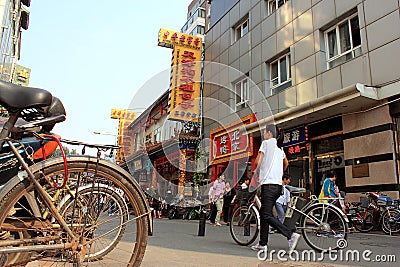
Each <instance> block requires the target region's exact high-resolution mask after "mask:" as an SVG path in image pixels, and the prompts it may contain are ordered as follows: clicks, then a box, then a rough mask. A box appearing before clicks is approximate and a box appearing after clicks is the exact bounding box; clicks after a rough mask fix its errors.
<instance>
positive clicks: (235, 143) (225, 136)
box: [210, 115, 255, 164]
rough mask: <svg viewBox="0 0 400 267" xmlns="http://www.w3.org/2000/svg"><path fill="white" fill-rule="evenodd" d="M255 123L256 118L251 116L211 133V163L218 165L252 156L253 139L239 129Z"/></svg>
mask: <svg viewBox="0 0 400 267" xmlns="http://www.w3.org/2000/svg"><path fill="white" fill-rule="evenodd" d="M253 121H255V117H254V116H253V115H249V116H246V117H245V118H243V119H242V120H241V121H239V122H234V123H232V124H229V125H225V126H222V127H219V128H217V129H215V130H213V131H211V133H210V140H211V153H210V162H212V163H213V164H217V163H220V162H225V161H229V160H231V159H232V157H234V158H233V159H235V158H243V157H247V156H251V155H252V153H253V150H252V137H251V136H250V135H243V134H242V133H241V132H240V131H239V128H240V127H242V126H243V125H244V124H249V123H251V122H253Z"/></svg>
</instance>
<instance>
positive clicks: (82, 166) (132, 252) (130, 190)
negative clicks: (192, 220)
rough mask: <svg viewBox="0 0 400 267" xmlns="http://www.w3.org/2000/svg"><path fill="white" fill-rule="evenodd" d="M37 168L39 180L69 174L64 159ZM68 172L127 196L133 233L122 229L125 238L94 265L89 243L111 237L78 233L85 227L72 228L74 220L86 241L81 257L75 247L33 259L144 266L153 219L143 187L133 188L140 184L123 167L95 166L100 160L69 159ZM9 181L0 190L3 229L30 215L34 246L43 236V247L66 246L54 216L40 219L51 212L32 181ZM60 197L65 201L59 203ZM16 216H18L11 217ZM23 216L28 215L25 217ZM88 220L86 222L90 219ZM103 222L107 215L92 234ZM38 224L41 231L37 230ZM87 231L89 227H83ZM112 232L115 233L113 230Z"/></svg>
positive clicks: (91, 227) (29, 229)
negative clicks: (107, 186)
mask: <svg viewBox="0 0 400 267" xmlns="http://www.w3.org/2000/svg"><path fill="white" fill-rule="evenodd" d="M37 165H39V164H37ZM37 165H34V166H35V167H33V168H32V171H33V173H34V175H35V177H38V178H39V177H43V176H46V177H50V176H51V177H52V178H59V177H61V176H63V175H64V165H63V163H62V160H60V159H50V160H47V161H45V162H41V163H40V166H37ZM68 168H69V172H70V176H69V177H74V178H78V177H82V181H84V182H86V183H88V182H89V181H94V182H97V183H99V182H101V183H107V184H108V185H110V186H114V188H118V189H119V190H121V191H122V192H123V194H124V198H125V200H126V203H127V204H126V207H128V210H129V220H128V221H126V223H125V227H126V229H128V230H127V231H123V237H121V238H119V240H118V242H115V243H114V246H113V249H110V250H109V251H108V253H107V254H103V255H102V257H98V258H96V261H93V259H92V258H90V256H88V257H86V255H90V249H91V248H90V245H91V244H92V243H93V242H95V241H96V240H101V238H106V235H103V236H101V235H100V236H96V235H95V234H93V235H88V234H87V233H88V231H86V232H85V231H83V230H81V231H79V229H80V227H73V226H74V224H72V223H71V222H72V221H71V222H70V223H71V224H70V225H72V227H70V229H71V230H73V231H75V234H76V235H77V236H80V238H81V240H83V241H84V242H86V243H84V244H83V245H82V250H81V251H82V252H81V253H80V254H79V255H78V256H77V254H76V253H73V252H72V250H71V249H59V250H56V251H51V250H43V251H42V250H40V251H38V252H37V253H35V254H33V255H32V258H31V259H30V261H34V260H37V259H41V258H45V260H46V261H47V262H48V261H51V262H53V266H58V265H63V266H68V265H71V266H73V265H76V263H77V261H78V262H79V261H85V265H87V266H90V265H91V264H92V263H93V264H95V265H98V264H101V265H103V266H115V265H119V266H121V265H129V266H140V263H141V261H142V259H143V256H144V253H145V249H146V246H147V237H148V234H149V229H148V227H149V220H150V219H149V218H148V216H146V214H147V211H148V205H147V203H146V202H144V197H143V196H142V194H143V193H142V192H140V191H138V189H139V188H138V187H137V186H135V185H134V183H135V182H134V181H133V180H132V179H131V177H130V176H129V174H128V173H126V172H125V171H123V170H122V169H120V168H119V167H118V166H115V167H113V165H111V164H110V163H108V162H105V161H103V160H101V161H100V163H99V165H98V166H96V159H95V158H90V157H76V158H75V157H68ZM96 169H97V175H96V176H89V175H88V174H94V173H96ZM125 173H126V174H125ZM69 181H70V182H69V183H70V184H69V185H70V187H71V188H75V189H76V188H77V185H76V184H75V185H74V184H73V182H76V180H73V179H70V180H69ZM71 181H72V182H71ZM40 182H41V183H42V184H43V185H45V184H47V182H46V181H45V179H41V180H40ZM9 183H12V184H10V185H8V186H7V185H6V186H5V187H4V188H3V189H4V191H2V192H1V200H0V210H1V211H2V212H1V214H0V227H1V229H2V230H4V229H6V226H7V225H11V227H12V226H13V223H15V222H14V221H13V219H14V218H16V219H17V220H15V221H18V220H21V218H24V220H25V218H26V216H28V219H30V221H32V222H34V223H35V225H34V226H25V227H26V229H25V230H24V232H28V233H31V234H32V233H34V235H35V236H33V238H36V240H33V241H32V242H35V241H36V242H38V240H39V238H42V239H41V240H43V239H46V242H44V241H42V242H40V243H38V244H41V245H45V246H49V244H53V243H55V244H61V245H63V244H64V243H66V242H65V238H66V233H65V232H64V230H61V229H62V228H60V227H58V228H57V227H54V225H55V224H54V222H55V219H54V218H52V217H51V216H49V217H48V218H47V219H45V218H44V217H38V216H37V212H40V214H41V215H43V214H44V213H45V211H48V208H47V207H46V206H45V205H44V204H43V200H42V199H41V197H40V196H39V194H38V193H37V192H36V189H35V188H34V186H33V185H32V184H31V183H30V182H29V181H28V179H26V178H25V179H22V181H21V179H20V178H18V177H16V178H15V179H12V180H11V181H10V182H9ZM31 196H34V199H35V202H34V203H32V198H31ZM62 196H63V197H64V196H65V195H64V194H62ZM59 199H60V198H58V199H56V200H59ZM90 208H91V207H87V210H90ZM12 213H14V214H13V215H11V214H12ZM35 214H36V215H35ZM50 214H51V212H50ZM22 215H23V216H25V217H22ZM11 216H12V217H11ZM71 218H75V216H71ZM83 218H85V216H84V217H83ZM107 219H108V217H107ZM104 221H105V220H104V218H103V217H98V218H97V221H96V222H97V225H89V230H91V233H93V232H95V231H96V227H97V226H98V225H101V223H104ZM36 224H38V225H40V226H41V227H38V226H36ZM32 228H33V229H32ZM83 229H85V228H84V227H83ZM86 230H87V229H86ZM110 230H111V231H113V229H110ZM85 234H86V235H85ZM92 236H93V237H92ZM49 240H51V241H49ZM35 245H36V244H35ZM0 246H1V242H0ZM2 248H4V247H2ZM17 264H19V266H24V265H26V264H27V262H26V261H22V260H21V262H20V263H19V262H18V263H17Z"/></svg>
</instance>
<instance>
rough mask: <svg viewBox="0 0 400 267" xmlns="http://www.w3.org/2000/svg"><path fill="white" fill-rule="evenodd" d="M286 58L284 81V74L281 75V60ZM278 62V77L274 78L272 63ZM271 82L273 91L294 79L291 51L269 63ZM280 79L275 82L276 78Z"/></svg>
mask: <svg viewBox="0 0 400 267" xmlns="http://www.w3.org/2000/svg"><path fill="white" fill-rule="evenodd" d="M283 58H285V59H286V80H285V81H282V75H281V68H280V67H281V60H282V59H283ZM275 63H276V64H277V67H278V73H277V77H276V78H272V65H273V64H275ZM269 70H270V71H269V82H270V89H271V92H273V90H274V89H276V88H278V87H280V86H282V85H284V84H286V83H288V82H291V81H292V70H291V55H290V53H287V54H284V55H282V56H280V57H278V58H277V59H275V60H274V61H272V62H270V63H269ZM276 79H277V80H278V82H277V84H275V85H274V84H273V81H274V80H276Z"/></svg>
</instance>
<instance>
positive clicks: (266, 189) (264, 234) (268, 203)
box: [260, 184, 292, 246]
mask: <svg viewBox="0 0 400 267" xmlns="http://www.w3.org/2000/svg"><path fill="white" fill-rule="evenodd" d="M281 194H282V185H278V184H264V185H261V209H260V221H261V225H260V245H261V246H265V245H267V244H268V232H269V225H271V226H272V227H274V228H275V229H276V230H278V232H279V233H281V234H282V235H284V236H285V237H286V238H287V239H290V237H291V236H292V231H291V230H290V229H289V228H288V227H287V226H286V225H283V224H282V223H281V222H280V221H279V220H278V219H277V218H276V217H274V214H273V213H272V209H273V207H274V206H275V202H276V200H277V199H278V198H279V197H280V195H281Z"/></svg>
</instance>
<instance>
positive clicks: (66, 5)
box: [19, 0, 190, 144]
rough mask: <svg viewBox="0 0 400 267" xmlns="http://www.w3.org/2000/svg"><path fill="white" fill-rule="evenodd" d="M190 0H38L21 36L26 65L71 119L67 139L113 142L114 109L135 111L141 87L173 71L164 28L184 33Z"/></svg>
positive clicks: (61, 129)
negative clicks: (161, 43) (162, 43)
mask: <svg viewBox="0 0 400 267" xmlns="http://www.w3.org/2000/svg"><path fill="white" fill-rule="evenodd" d="M189 3H190V0H169V1H162V0H157V1H134V0H122V1H105V0H84V1H81V0H80V1H78V0H73V1H54V0H40V1H32V2H31V7H30V8H29V11H30V13H31V14H30V22H29V29H28V30H27V31H23V33H22V51H21V60H20V62H19V63H20V64H21V65H23V66H25V67H28V68H31V69H32V71H31V79H30V86H32V87H39V88H43V89H46V90H48V91H50V92H52V93H53V95H55V96H57V97H59V98H60V99H61V100H62V101H63V103H64V106H65V108H66V110H67V120H66V121H65V122H63V123H60V124H59V125H57V126H56V128H55V129H54V132H56V133H58V134H60V135H61V136H62V137H63V138H66V139H72V140H81V141H85V142H90V143H108V144H112V143H114V141H115V137H113V136H111V135H108V136H107V135H95V134H93V131H100V132H103V133H110V132H114V133H116V128H117V121H116V120H112V119H110V113H111V108H113V107H116V108H120V109H126V108H128V106H129V104H130V101H131V99H132V98H133V97H134V94H135V92H136V91H137V90H138V89H139V88H140V87H141V86H142V85H143V84H145V83H146V81H148V80H149V79H151V78H152V77H153V76H154V75H156V74H157V73H159V72H162V71H165V70H167V69H168V68H169V66H170V62H171V50H170V49H167V48H162V47H158V46H157V33H158V30H159V28H168V29H171V30H176V31H179V30H180V28H181V27H182V26H183V24H184V23H185V22H186V13H187V6H188V4H189Z"/></svg>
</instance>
